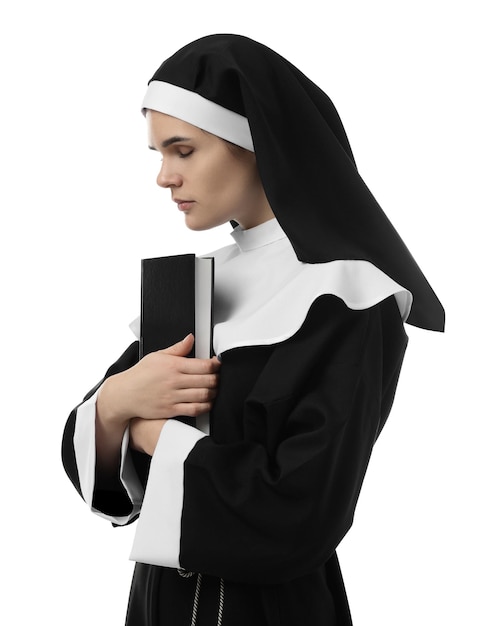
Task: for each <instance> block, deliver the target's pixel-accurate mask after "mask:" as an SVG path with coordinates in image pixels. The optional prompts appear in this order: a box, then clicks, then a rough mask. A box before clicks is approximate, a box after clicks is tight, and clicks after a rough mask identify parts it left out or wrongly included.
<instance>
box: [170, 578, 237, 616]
mask: <svg viewBox="0 0 491 626" xmlns="http://www.w3.org/2000/svg"><path fill="white" fill-rule="evenodd" d="M177 573H178V574H179V576H182V577H183V578H190V577H191V576H194V572H188V571H186V570H184V569H178V570H177ZM202 580H203V575H202V574H197V576H196V588H195V590H194V600H193V613H192V616H191V626H196V624H197V619H198V605H199V594H200V591H201V582H202ZM224 600H225V583H224V582H223V578H220V592H219V596H218V612H217V626H222V619H223V603H224Z"/></svg>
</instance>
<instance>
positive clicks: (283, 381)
mask: <svg viewBox="0 0 491 626" xmlns="http://www.w3.org/2000/svg"><path fill="white" fill-rule="evenodd" d="M142 109H143V113H144V115H145V117H146V121H147V125H148V136H149V144H150V147H151V148H152V149H154V150H157V151H158V152H160V154H161V156H162V163H161V169H160V171H159V173H158V178H157V183H158V184H159V185H160V186H161V187H162V188H165V189H166V190H168V191H169V192H170V194H171V196H172V199H173V200H175V202H176V203H177V210H180V211H181V212H182V214H183V219H184V221H185V224H186V226H187V227H188V228H191V229H193V230H204V229H209V228H213V227H215V226H217V225H220V224H224V223H227V222H231V223H232V225H233V226H234V228H233V231H232V233H231V237H232V241H231V243H230V245H227V246H226V247H224V248H221V249H220V250H218V251H216V252H213V253H212V254H211V256H213V257H214V259H215V268H216V273H215V288H214V311H215V324H214V334H213V336H214V339H213V341H214V344H213V345H214V353H215V356H213V358H210V359H198V358H187V355H188V354H189V353H190V351H191V349H192V346H193V340H194V338H193V336H188V337H183V340H182V341H180V342H178V343H177V344H175V345H172V346H169V347H168V348H166V349H165V350H161V351H158V352H154V353H151V354H149V355H147V356H145V357H144V358H143V359H140V360H139V351H138V340H136V341H135V342H134V343H133V344H132V345H130V347H129V348H128V349H127V350H126V351H125V352H124V353H123V355H122V356H121V357H120V358H119V359H118V360H117V361H116V362H115V363H114V365H112V366H111V367H110V368H109V370H108V371H107V373H106V375H105V376H104V379H103V380H102V381H101V382H100V383H98V384H97V385H96V386H95V387H94V388H93V389H92V390H91V391H90V392H89V393H88V394H87V396H86V397H85V398H84V400H83V402H82V403H81V404H79V405H78V406H77V407H76V408H75V409H74V410H73V411H72V413H71V414H70V417H69V419H68V422H67V424H66V427H65V431H64V436H63V445H62V456H63V463H64V467H65V470H66V472H67V474H68V476H69V478H70V479H71V481H72V483H73V484H74V486H75V488H76V489H77V490H78V492H79V493H80V495H81V496H82V497H83V499H84V500H85V502H86V503H87V505H88V506H89V508H90V510H91V511H92V512H94V513H96V514H97V515H99V516H101V517H103V518H104V519H106V520H108V521H109V522H111V523H112V524H113V525H125V524H130V523H132V522H134V521H135V520H137V519H138V522H137V524H136V532H135V539H134V544H133V548H132V552H131V555H130V558H131V559H132V560H134V561H135V570H134V576H133V582H132V587H131V591H130V597H129V603H128V611H127V619H126V625H127V626H157V625H164V624H165V625H166V626H184V625H190V626H192V625H199V626H215V625H218V626H220V625H222V626H303V625H305V626H321V625H322V626H349V625H351V624H352V621H351V617H350V610H349V605H348V601H347V597H346V593H345V588H344V584H343V579H342V574H341V569H340V566H339V563H338V559H337V556H336V548H337V547H338V545H339V543H340V542H341V540H342V539H343V537H344V536H345V535H346V533H347V532H348V530H349V528H350V526H351V524H352V520H353V515H354V511H355V507H356V503H357V500H358V496H359V493H360V489H361V487H362V483H363V479H364V476H365V473H366V470H367V465H368V462H369V459H370V456H371V454H372V449H373V446H374V444H375V442H376V440H377V437H378V436H379V434H380V432H381V430H382V428H383V426H384V424H385V422H386V420H387V417H388V415H389V412H390V410H391V406H392V403H393V399H394V394H395V391H396V386H397V382H398V378H399V373H400V370H401V365H402V362H403V358H404V353H405V350H406V345H407V334H406V332H405V329H404V325H405V323H408V324H412V325H414V326H418V327H420V328H424V329H429V330H436V331H443V328H444V311H443V308H442V305H441V304H440V302H439V300H438V298H437V296H436V295H435V293H434V291H433V290H432V288H431V287H430V285H429V283H428V282H427V280H426V278H425V276H424V275H423V273H422V271H421V270H420V268H419V267H418V265H417V263H416V262H415V260H414V259H413V257H412V256H411V254H410V252H409V251H408V249H407V248H406V246H405V244H404V242H403V241H402V239H401V238H400V236H399V235H398V233H397V232H396V231H395V229H394V228H393V226H392V225H391V223H390V221H389V220H388V218H387V217H386V215H385V213H384V212H383V210H382V209H381V207H380V206H379V204H378V203H377V201H376V200H375V198H374V196H373V195H372V194H371V192H370V190H369V189H368V187H367V186H366V184H365V182H364V181H363V180H362V178H361V177H360V175H359V173H358V171H357V168H356V165H355V161H354V158H353V154H352V151H351V149H350V145H349V143H348V139H347V136H346V133H345V131H344V128H343V125H342V122H341V120H340V118H339V116H338V114H337V111H336V109H335V107H334V105H333V103H332V102H331V100H330V99H329V97H328V96H327V95H326V94H325V93H324V92H323V91H322V90H321V89H320V88H319V87H317V86H316V85H315V84H314V83H312V82H311V81H310V80H309V79H308V78H307V77H306V76H305V75H304V74H302V73H301V72H300V71H299V70H298V69H297V68H296V67H294V66H293V65H292V64H291V63H289V62H288V61H287V60H285V59H284V58H283V57H281V56H280V55H278V54H277V53H275V52H274V51H272V50H271V49H269V48H267V47H265V46H264V45H262V44H260V43H257V42H255V41H253V40H251V39H248V38H246V37H243V36H238V35H228V34H223V35H211V36H207V37H203V38H201V39H198V40H197V41H193V42H192V43H190V44H188V45H186V46H185V47H183V48H182V49H181V50H179V51H178V52H176V53H175V54H174V55H173V56H171V57H170V58H168V59H167V60H166V61H164V63H163V64H162V65H161V66H160V67H159V68H158V70H157V71H156V72H155V74H154V75H153V77H152V78H151V80H150V82H149V83H148V88H147V91H146V94H145V97H144V100H143V106H142ZM163 253H164V254H165V251H163ZM207 256H210V255H207ZM206 412H209V413H210V429H209V433H208V434H206V433H204V432H203V431H202V430H198V429H197V428H195V427H194V425H193V424H191V425H190V424H188V423H183V421H180V420H179V419H174V418H177V417H179V416H188V417H191V418H195V417H197V416H200V415H201V414H203V413H206ZM375 592H376V590H375V589H374V593H375Z"/></svg>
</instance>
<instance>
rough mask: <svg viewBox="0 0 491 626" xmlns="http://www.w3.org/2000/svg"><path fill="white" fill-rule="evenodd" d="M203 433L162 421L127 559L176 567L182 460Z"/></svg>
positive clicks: (177, 561)
mask: <svg viewBox="0 0 491 626" xmlns="http://www.w3.org/2000/svg"><path fill="white" fill-rule="evenodd" d="M202 437H205V435H204V434H203V433H202V432H201V431H199V430H198V429H196V428H193V427H192V426H187V425H186V424H183V423H182V422H179V421H177V420H169V421H168V422H166V424H165V426H164V428H163V429H162V432H161V434H160V438H159V441H158V443H157V447H156V448H155V453H154V455H153V458H152V463H151V465H150V473H149V476H148V482H147V486H146V490H145V497H144V499H143V504H142V508H141V512H140V519H139V520H138V526H137V529H136V534H135V540H134V543H133V549H132V551H131V554H130V559H131V560H133V561H139V562H140V563H149V564H151V565H162V566H164V567H174V568H177V567H180V565H179V546H180V542H181V516H182V507H183V500H184V461H185V460H186V459H187V457H188V456H189V453H190V452H191V450H192V449H193V448H194V446H195V445H196V443H197V442H198V441H199V440H200V439H201V438H202Z"/></svg>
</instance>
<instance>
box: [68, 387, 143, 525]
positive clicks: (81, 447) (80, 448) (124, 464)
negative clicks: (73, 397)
mask: <svg viewBox="0 0 491 626" xmlns="http://www.w3.org/2000/svg"><path fill="white" fill-rule="evenodd" d="M100 389H101V387H99V389H98V390H97V392H96V393H95V394H94V395H92V396H91V397H90V398H89V399H88V400H86V401H85V402H84V403H83V404H81V405H80V406H79V407H78V409H77V416H76V420H75V432H74V435H73V446H74V449H75V460H76V463H77V470H78V477H79V480H80V488H81V491H82V496H83V499H84V500H85V502H86V503H87V504H88V505H89V506H90V508H91V511H93V512H94V513H96V514H97V515H99V516H100V517H102V518H104V519H107V520H109V521H110V522H113V523H114V524H118V525H122V524H127V523H128V522H129V521H130V519H132V518H134V517H135V515H136V514H137V513H138V511H139V509H140V506H141V500H142V495H143V488H142V485H141V483H140V480H139V479H138V476H137V474H136V470H135V468H134V466H133V461H132V459H131V455H130V454H128V444H129V431H128V429H126V432H125V434H124V437H123V441H122V444H121V467H120V474H119V475H120V477H121V481H122V483H123V486H124V487H125V489H126V491H127V493H128V496H129V498H130V500H131V502H132V504H133V511H132V512H131V513H130V515H124V516H112V515H106V514H105V513H102V512H101V511H98V510H97V509H94V507H92V501H93V498H94V488H95V461H96V447H95V417H96V402H97V397H98V395H99V391H100Z"/></svg>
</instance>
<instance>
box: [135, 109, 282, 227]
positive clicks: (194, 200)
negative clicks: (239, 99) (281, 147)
mask: <svg viewBox="0 0 491 626" xmlns="http://www.w3.org/2000/svg"><path fill="white" fill-rule="evenodd" d="M146 117H147V122H148V134H149V146H150V148H151V149H153V150H158V151H159V152H160V153H161V155H162V165H161V168H160V172H159V174H158V176H157V184H158V185H159V186H160V187H165V188H168V189H170V191H171V194H172V199H173V200H174V202H176V203H177V208H178V209H179V210H180V211H182V212H183V213H184V215H185V220H186V225H187V226H188V228H190V229H192V230H206V229H207V228H213V227H214V226H218V225H220V224H224V223H226V222H228V221H230V220H235V221H237V222H238V223H239V224H240V225H241V226H242V227H243V228H252V227H253V226H257V225H258V224H261V223H262V222H265V221H267V220H268V219H271V218H272V217H274V216H273V212H272V210H271V207H270V206H269V203H268V201H267V199H266V196H265V193H264V189H263V186H262V183H261V180H260V178H259V173H258V170H257V167H256V158H255V155H254V153H253V152H249V151H248V150H232V149H231V147H230V145H228V144H227V143H226V142H225V141H223V140H222V139H220V138H219V137H217V136H216V135H212V134H210V133H206V132H204V131H202V130H201V129H199V128H197V127H196V126H192V125H191V124H188V123H186V122H183V121H182V120H179V119H177V118H175V117H170V116H169V115H165V114H163V113H159V112H157V111H150V110H148V111H147V115H146Z"/></svg>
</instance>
